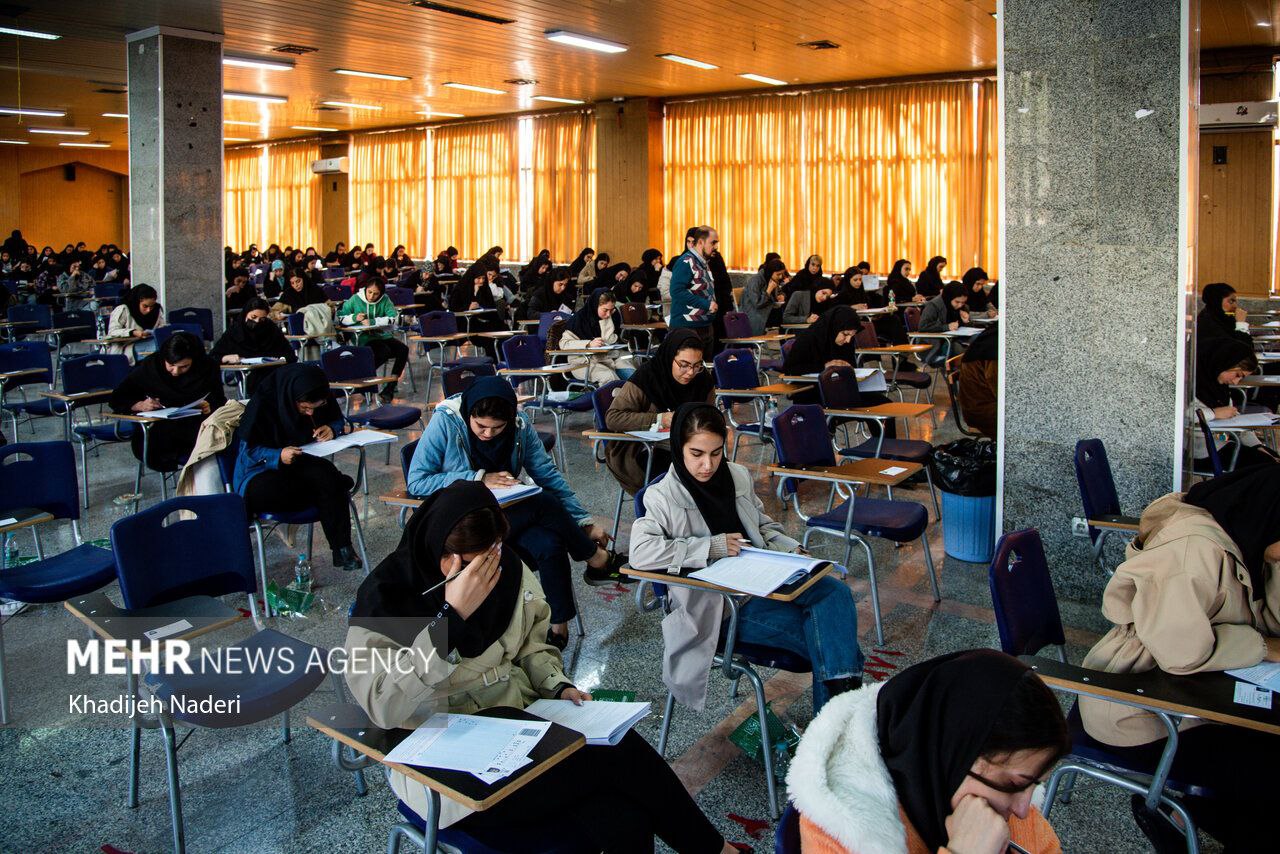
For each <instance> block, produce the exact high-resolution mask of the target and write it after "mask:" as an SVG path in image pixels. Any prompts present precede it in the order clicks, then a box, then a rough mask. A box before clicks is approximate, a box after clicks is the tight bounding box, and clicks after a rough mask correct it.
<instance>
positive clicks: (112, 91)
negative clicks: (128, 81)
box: [93, 88, 129, 95]
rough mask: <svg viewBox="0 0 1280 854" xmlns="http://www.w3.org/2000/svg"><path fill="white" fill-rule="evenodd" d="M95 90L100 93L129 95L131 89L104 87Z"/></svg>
mask: <svg viewBox="0 0 1280 854" xmlns="http://www.w3.org/2000/svg"><path fill="white" fill-rule="evenodd" d="M93 91H95V92H97V93H98V94H100V95H127V94H128V93H129V90H128V89H106V88H103V89H94V90H93Z"/></svg>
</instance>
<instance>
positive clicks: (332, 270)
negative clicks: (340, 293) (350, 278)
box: [324, 267, 347, 282]
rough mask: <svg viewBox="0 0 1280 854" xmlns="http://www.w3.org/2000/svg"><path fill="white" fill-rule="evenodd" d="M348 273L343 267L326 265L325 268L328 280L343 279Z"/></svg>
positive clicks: (325, 276) (325, 277) (326, 279)
mask: <svg viewBox="0 0 1280 854" xmlns="http://www.w3.org/2000/svg"><path fill="white" fill-rule="evenodd" d="M346 275H347V271H346V270H344V269H342V268H341V267H325V268H324V280H325V281H326V282H328V281H336V280H338V279H342V278H344V277H345V276H346Z"/></svg>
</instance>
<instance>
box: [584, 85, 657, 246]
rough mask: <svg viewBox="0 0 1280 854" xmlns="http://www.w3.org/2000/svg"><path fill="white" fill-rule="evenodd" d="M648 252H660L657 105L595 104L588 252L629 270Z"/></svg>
mask: <svg viewBox="0 0 1280 854" xmlns="http://www.w3.org/2000/svg"><path fill="white" fill-rule="evenodd" d="M651 246H652V247H656V248H659V249H661V248H663V247H662V104H661V103H660V102H658V101H657V100H654V99H649V98H631V99H628V100H625V101H599V102H597V103H596V242H595V244H594V249H595V250H596V251H597V252H608V253H609V255H610V256H611V257H612V258H613V260H614V262H615V263H617V262H619V261H626V262H627V263H629V264H632V265H635V264H638V263H639V262H640V255H641V253H643V252H644V250H646V249H648V248H649V247H651ZM665 251H666V250H664V252H665Z"/></svg>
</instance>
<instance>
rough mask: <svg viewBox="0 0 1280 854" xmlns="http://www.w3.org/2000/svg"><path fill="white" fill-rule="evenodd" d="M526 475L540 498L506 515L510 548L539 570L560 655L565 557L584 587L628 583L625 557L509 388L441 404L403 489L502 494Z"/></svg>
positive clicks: (501, 382)
mask: <svg viewBox="0 0 1280 854" xmlns="http://www.w3.org/2000/svg"><path fill="white" fill-rule="evenodd" d="M526 472H527V473H528V475H529V479H530V480H532V481H533V482H534V483H536V484H537V485H538V486H540V487H542V490H543V491H542V492H540V493H538V494H537V495H532V496H530V497H528V498H525V499H523V500H521V501H518V502H516V503H515V504H513V505H512V506H510V507H508V508H507V519H508V521H509V522H510V523H511V536H510V543H511V545H512V546H514V547H515V548H516V549H518V550H519V551H520V553H521V554H522V555H524V556H525V557H526V559H528V561H529V562H530V563H531V564H532V565H533V567H534V569H536V570H537V571H538V575H539V577H540V578H541V579H542V586H543V588H545V589H546V591H547V600H548V601H549V602H550V603H551V623H552V626H551V632H552V633H551V635H549V636H548V637H549V638H550V640H551V642H552V643H554V644H555V645H556V646H558V647H560V648H561V649H563V648H564V646H565V645H566V644H568V642H569V621H570V620H572V619H573V618H574V616H575V615H576V613H577V610H576V609H575V608H574V604H573V579H572V577H571V575H570V567H569V558H571V557H572V558H573V559H574V560H581V561H586V562H587V569H586V571H585V572H584V574H583V580H584V581H585V582H586V583H587V584H591V585H602V584H613V583H614V582H615V581H623V580H626V579H625V577H624V576H622V574H621V573H619V572H618V567H620V566H622V565H623V563H624V562H625V556H623V555H615V554H613V553H611V552H609V551H608V550H607V549H606V546H607V545H608V543H609V535H608V533H606V532H605V530H604V528H602V527H600V526H599V525H597V524H596V523H595V518H594V517H593V516H592V515H591V513H590V512H588V511H587V510H586V509H585V508H583V506H582V504H581V503H580V502H579V501H578V498H577V496H576V495H574V494H573V490H572V489H570V488H569V484H568V483H566V482H565V479H564V475H562V474H561V473H560V470H559V469H557V468H556V465H555V463H554V462H553V461H552V459H551V457H550V455H548V454H547V452H546V450H545V449H544V448H543V446H542V441H541V440H540V439H539V438H538V433H537V431H536V430H534V428H533V424H532V423H530V422H529V421H527V420H525V417H524V416H523V415H520V414H519V413H517V411H516V393H515V391H514V390H513V389H512V388H511V384H510V383H508V382H507V381H506V380H505V379H502V378H500V377H479V378H478V379H476V381H475V382H474V383H472V384H471V386H470V387H469V388H468V389H467V390H466V391H464V392H463V393H462V394H460V395H454V396H453V397H449V398H446V399H445V400H443V401H441V402H440V403H439V404H438V405H437V406H436V409H435V415H434V416H433V417H432V419H431V421H429V422H428V423H427V429H426V430H424V431H423V433H422V438H421V439H420V440H419V441H418V447H417V450H415V451H414V453H413V460H412V462H410V464H409V476H408V478H407V485H408V488H409V494H410V495H418V496H429V495H431V494H433V493H435V492H436V491H438V490H440V489H442V488H443V487H445V486H448V485H449V484H451V483H454V482H455V481H459V480H474V481H479V482H481V483H483V484H484V485H485V486H487V487H491V488H494V489H499V488H502V487H507V486H515V485H516V484H518V483H519V482H520V481H519V477H520V475H521V474H522V473H526Z"/></svg>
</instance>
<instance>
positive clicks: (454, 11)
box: [409, 0, 515, 24]
mask: <svg viewBox="0 0 1280 854" xmlns="http://www.w3.org/2000/svg"><path fill="white" fill-rule="evenodd" d="M409 5H410V6H417V7H418V8H419V9H429V10H430V11H432V12H444V13H445V14H446V15H457V16H458V17H460V18H471V19H473V20H476V21H485V22H486V23H490V24H514V23H515V21H514V20H513V19H511V18H499V17H498V16H497V15H486V14H485V13H484V12H477V11H475V10H474V9H463V8H462V7H460V6H450V5H448V4H446V3H436V2H433V0H413V2H412V3H410V4H409Z"/></svg>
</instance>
